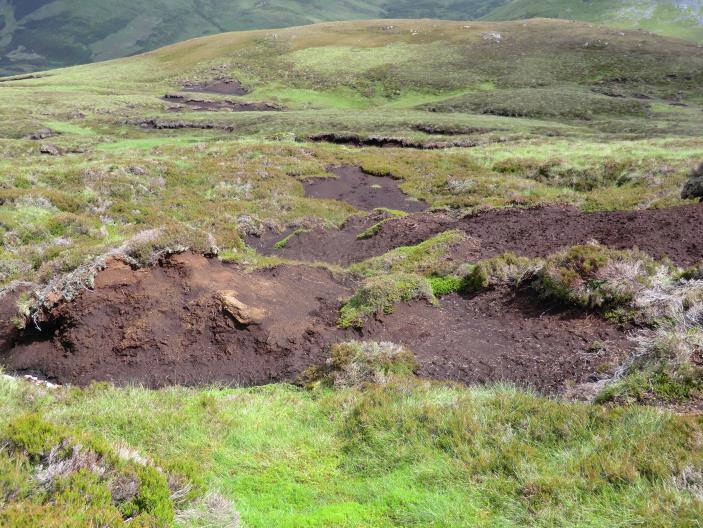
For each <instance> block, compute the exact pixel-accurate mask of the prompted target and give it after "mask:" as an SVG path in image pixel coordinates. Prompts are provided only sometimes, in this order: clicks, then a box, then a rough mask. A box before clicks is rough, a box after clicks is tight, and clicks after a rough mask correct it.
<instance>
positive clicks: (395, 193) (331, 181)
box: [303, 165, 427, 212]
mask: <svg viewBox="0 0 703 528" xmlns="http://www.w3.org/2000/svg"><path fill="white" fill-rule="evenodd" d="M330 171H331V172H332V173H334V175H335V177H334V178H312V179H309V180H307V181H305V182H304V183H303V185H304V187H305V194H306V196H311V197H313V198H322V199H327V200H340V201H343V202H346V203H348V204H350V205H353V206H354V207H356V208H357V209H362V210H366V211H369V210H371V209H374V208H377V207H385V208H388V209H396V210H400V211H406V212H418V211H424V210H425V209H427V204H426V203H424V202H421V201H419V200H413V199H412V198H410V197H409V196H407V195H406V194H405V193H403V191H401V190H400V188H399V187H398V182H397V181H396V180H394V179H392V178H387V177H383V176H374V175H372V174H367V173H365V172H364V171H362V170H361V169H360V168H358V167H354V166H351V165H343V166H340V167H331V168H330Z"/></svg>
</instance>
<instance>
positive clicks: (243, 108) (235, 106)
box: [162, 94, 283, 112]
mask: <svg viewBox="0 0 703 528" xmlns="http://www.w3.org/2000/svg"><path fill="white" fill-rule="evenodd" d="M162 99H163V100H164V101H166V102H169V103H175V104H177V105H179V106H170V107H169V108H168V111H169V112H183V111H186V110H187V111H192V112H280V111H282V110H283V108H281V107H280V106H277V105H275V104H273V103H262V102H253V103H241V102H236V101H229V100H222V101H208V100H205V99H191V98H188V97H183V96H182V95H174V94H167V95H165V96H164V97H163V98H162Z"/></svg>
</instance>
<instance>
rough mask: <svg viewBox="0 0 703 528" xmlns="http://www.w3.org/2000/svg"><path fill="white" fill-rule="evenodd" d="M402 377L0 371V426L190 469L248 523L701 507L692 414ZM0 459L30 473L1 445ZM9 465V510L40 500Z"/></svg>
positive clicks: (582, 517) (592, 514)
mask: <svg viewBox="0 0 703 528" xmlns="http://www.w3.org/2000/svg"><path fill="white" fill-rule="evenodd" d="M341 355H342V356H345V357H346V356H348V354H341ZM374 357H376V356H374ZM338 363H340V364H341V363H342V361H341V360H339V361H338ZM345 364H346V363H345ZM364 364H366V365H368V364H370V363H364ZM346 372H348V370H347V371H346ZM404 372H406V371H403V370H402V369H401V371H398V373H397V374H391V376H390V377H388V376H384V377H383V378H376V379H377V380H382V383H381V384H374V383H372V384H371V385H366V387H365V388H364V389H363V390H362V389H359V388H355V387H354V386H351V387H349V388H338V389H334V390H332V389H326V388H319V389H315V390H303V389H299V388H295V387H292V386H287V385H277V386H269V387H261V388H251V389H218V388H211V389H200V390H196V389H184V388H170V389H164V390H160V391H149V390H144V389H140V388H121V389H118V388H113V387H110V386H108V385H96V386H93V387H90V388H86V389H77V388H60V389H55V390H48V389H45V388H42V387H40V386H36V385H33V384H30V383H28V382H25V381H22V380H13V379H8V378H0V410H1V411H2V412H0V429H2V430H3V431H6V430H7V427H8V422H9V420H10V419H11V417H12V416H18V415H22V413H24V412H31V413H33V415H34V416H38V417H41V419H42V420H44V421H46V422H48V423H50V424H54V425H53V426H52V427H57V428H63V427H65V426H66V425H70V427H71V428H76V429H80V430H81V431H83V432H84V434H88V435H97V436H99V437H101V438H104V442H105V444H106V445H108V446H115V445H118V444H121V445H125V446H128V447H129V448H130V449H132V450H135V451H136V452H138V453H139V454H140V455H141V456H143V457H149V458H151V459H157V460H160V461H161V462H162V463H163V464H165V465H166V466H169V465H175V466H179V467H197V468H198V471H197V475H198V477H199V478H200V480H201V483H202V486H204V487H205V488H209V489H210V490H211V491H213V492H217V493H220V494H222V495H223V496H224V497H226V498H227V499H228V500H229V501H231V502H232V503H234V504H236V508H237V510H238V511H239V513H240V515H241V519H242V521H243V524H244V525H245V526H249V527H262V528H263V527H269V526H280V527H299V526H310V527H314V526H319V527H328V526H339V527H386V526H388V527H390V526H437V527H440V526H444V527H454V526H486V527H489V526H490V527H493V526H506V527H508V526H539V527H555V526H567V525H568V526H578V527H594V526H603V527H604V526H613V525H638V524H642V525H646V526H652V527H662V528H663V527H672V526H676V527H688V526H695V523H696V522H697V520H698V519H700V517H701V515H703V502H701V497H700V493H701V488H700V485H701V471H703V450H702V447H701V437H702V436H703V422H702V421H701V419H700V418H696V417H680V416H673V415H670V414H667V413H666V412H661V411H658V410H656V409H651V408H640V407H636V406H633V407H629V408H618V407H613V408H609V407H601V406H592V405H584V404H568V403H561V402H557V401H552V400H547V399H543V398H540V397H537V396H534V395H531V394H528V393H524V392H520V391H516V390H513V389H511V388H508V387H494V388H464V387H459V386H453V385H447V384H439V383H429V382H424V381H419V380H416V379H414V378H412V377H408V375H407V374H405V373H404ZM354 379H356V377H354ZM343 386H344V385H343ZM8 457H9V458H8ZM0 460H2V461H3V463H4V464H10V465H11V467H16V470H17V471H19V470H21V471H27V470H30V469H29V468H28V467H27V466H26V463H25V462H20V461H19V460H18V459H17V458H16V456H15V455H13V454H12V453H11V452H8V451H7V449H5V450H4V451H3V452H2V453H0ZM12 465H14V466H12ZM13 471H15V470H13ZM30 471H31V470H30ZM12 474H14V473H8V472H3V477H4V478H3V479H2V483H1V484H0V490H1V491H2V494H1V495H0V501H3V504H4V505H5V508H6V507H7V505H12V504H13V501H15V502H16V501H17V500H24V501H29V502H35V501H41V500H42V497H41V496H35V495H32V494H30V495H29V496H27V495H26V494H25V495H22V497H28V498H21V497H19V496H18V495H17V490H18V489H19V488H18V487H17V486H19V484H16V483H13V482H12V481H11V480H10V476H11V475H12ZM21 482H24V480H22V481H21ZM27 504H29V503H27ZM84 519H85V518H84ZM177 519H178V517H177ZM89 525H90V524H88V523H87V522H83V521H81V522H75V524H73V526H89ZM181 525H182V526H201V525H200V524H196V523H191V524H188V523H185V524H181ZM210 525H211V526H236V525H232V524H228V525H218V524H216V523H212V524H210ZM210 525H209V526H210Z"/></svg>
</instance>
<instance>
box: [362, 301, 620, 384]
mask: <svg viewBox="0 0 703 528" xmlns="http://www.w3.org/2000/svg"><path fill="white" fill-rule="evenodd" d="M363 335H364V338H369V339H374V340H387V341H392V342H395V343H403V344H405V345H407V346H408V347H410V349H411V350H413V351H414V352H415V354H416V356H417V359H418V361H419V363H420V365H421V366H420V372H419V374H420V375H421V376H423V377H428V378H434V379H443V380H454V381H460V382H463V383H486V382H496V381H508V382H512V383H516V384H518V385H520V386H523V387H534V388H537V389H539V390H540V391H542V392H547V393H553V392H558V391H559V390H560V389H562V388H564V384H565V382H569V383H572V384H578V383H586V382H593V381H598V380H599V379H602V377H604V376H605V374H603V373H600V374H599V373H598V372H599V369H602V370H604V371H606V372H607V370H608V369H609V367H610V368H612V364H613V362H615V361H617V359H618V358H622V357H623V355H624V354H625V353H626V351H627V349H628V346H629V343H628V342H627V340H626V339H625V336H624V335H623V334H622V333H621V332H619V331H618V330H616V329H615V328H613V327H611V326H609V325H608V324H606V323H605V322H603V321H602V320H601V319H599V318H597V317H596V316H588V315H584V314H582V313H579V312H560V311H558V310H556V309H554V308H553V309H550V307H545V306H538V305H536V304H534V302H532V301H531V300H529V299H528V298H527V297H523V296H520V295H518V296H515V295H514V294H513V293H511V292H509V291H489V292H485V293H482V294H480V295H477V296H475V297H472V298H465V297H461V296H459V295H449V296H447V297H445V298H444V299H442V303H441V307H440V308H436V307H433V306H431V305H430V304H428V303H412V304H404V305H400V306H398V307H397V308H396V310H394V312H393V313H392V314H390V315H381V316H379V317H378V318H377V319H375V320H372V321H369V323H367V325H366V326H365V328H364V330H363Z"/></svg>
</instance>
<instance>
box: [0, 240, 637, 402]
mask: <svg viewBox="0 0 703 528" xmlns="http://www.w3.org/2000/svg"><path fill="white" fill-rule="evenodd" d="M351 293H352V289H351V288H350V287H349V285H347V284H345V283H344V282H343V281H341V280H338V279H336V278H335V277H334V276H333V275H332V274H331V273H330V272H328V271H326V270H322V269H319V268H312V267H307V266H278V267H276V268H274V269H271V270H261V271H257V272H254V273H251V274H247V273H244V272H242V271H240V270H238V269H236V268H235V267H234V266H230V265H226V264H222V263H220V262H219V261H217V260H216V259H207V258H205V257H202V256H199V255H193V254H188V253H186V254H182V255H176V256H173V257H171V258H169V259H166V260H164V261H162V262H161V263H160V265H158V266H155V267H153V268H148V269H141V270H133V269H131V268H130V267H129V266H127V265H125V264H123V263H121V262H119V261H112V262H110V263H109V265H108V267H107V269H106V270H104V271H102V272H100V273H99V274H98V275H97V277H96V280H95V288H94V290H91V291H85V292H84V293H82V294H80V295H79V297H78V298H77V299H75V300H74V301H73V302H71V303H66V304H62V305H59V306H57V307H56V308H54V309H53V310H52V311H51V312H50V313H48V314H47V315H46V317H45V318H44V319H45V320H43V321H40V322H39V326H40V328H41V331H40V330H37V329H36V328H35V327H34V326H30V327H29V328H28V329H27V330H26V331H24V332H18V333H17V335H15V336H14V338H13V339H12V340H11V342H10V344H9V345H7V346H6V347H5V349H4V350H2V351H0V363H2V364H3V365H4V366H5V367H6V368H7V369H8V370H10V371H14V372H18V373H23V374H24V373H29V374H36V375H40V376H42V377H46V378H48V379H50V380H53V381H56V382H60V383H73V384H81V385H82V384H87V383H90V382H91V381H93V380H107V381H112V382H115V383H118V384H128V383H142V384H145V385H147V386H150V387H160V386H165V385H171V384H185V385H199V384H207V383H215V382H222V383H225V384H241V385H254V384H263V383H269V382H275V381H294V380H295V379H296V378H297V377H298V375H299V374H300V373H301V372H302V371H303V370H304V369H305V368H307V367H309V366H311V365H318V364H320V363H322V362H323V361H324V360H325V359H326V358H327V357H329V346H330V345H331V344H332V343H333V342H337V341H342V340H348V339H382V340H392V341H395V342H399V343H404V344H406V345H407V346H408V347H409V348H411V349H412V350H413V351H414V352H415V354H416V355H417V358H418V361H419V363H420V371H419V374H420V375H422V376H426V377H432V378H436V379H450V380H456V381H461V382H466V383H473V382H483V381H489V380H510V381H513V382H515V383H517V384H519V385H523V386H532V387H535V388H536V389H538V390H541V391H543V392H546V393H551V392H555V391H559V390H561V389H562V388H563V387H564V386H565V384H568V383H571V382H574V383H578V382H585V381H592V380H594V379H597V378H598V377H599V376H600V374H598V373H599V372H601V371H603V365H607V364H610V363H612V360H613V359H614V358H616V357H620V356H621V354H622V352H623V350H624V348H625V347H626V346H627V344H626V340H625V338H624V336H623V335H622V334H621V333H619V332H618V331H616V330H615V329H614V328H612V327H611V326H610V325H608V324H607V323H605V322H604V321H602V320H600V319H598V318H595V317H592V316H588V315H584V314H580V313H559V312H549V311H548V310H547V311H546V312H545V307H536V306H535V305H533V304H531V303H530V301H528V300H527V299H522V298H520V297H518V298H515V297H514V296H513V295H512V294H511V293H509V292H501V291H492V292H486V293H484V294H481V295H479V296H477V297H474V298H463V297H460V296H457V295H452V296H449V297H447V298H446V299H445V300H444V301H443V303H442V305H441V306H440V307H437V306H432V305H430V304H429V303H426V302H424V301H423V302H413V303H409V304H404V305H401V306H398V307H397V309H396V310H395V312H394V313H393V314H390V315H379V316H378V317H376V318H375V319H373V320H371V321H368V324H367V325H365V327H364V328H363V329H361V330H356V329H350V330H342V329H340V328H338V327H337V324H336V323H337V317H338V307H339V303H340V300H341V299H344V298H346V297H348V296H349V295H351ZM5 301H6V302H10V299H5ZM5 324H7V321H5ZM594 343H599V346H598V347H597V350H596V349H594V346H593V344H594Z"/></svg>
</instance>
